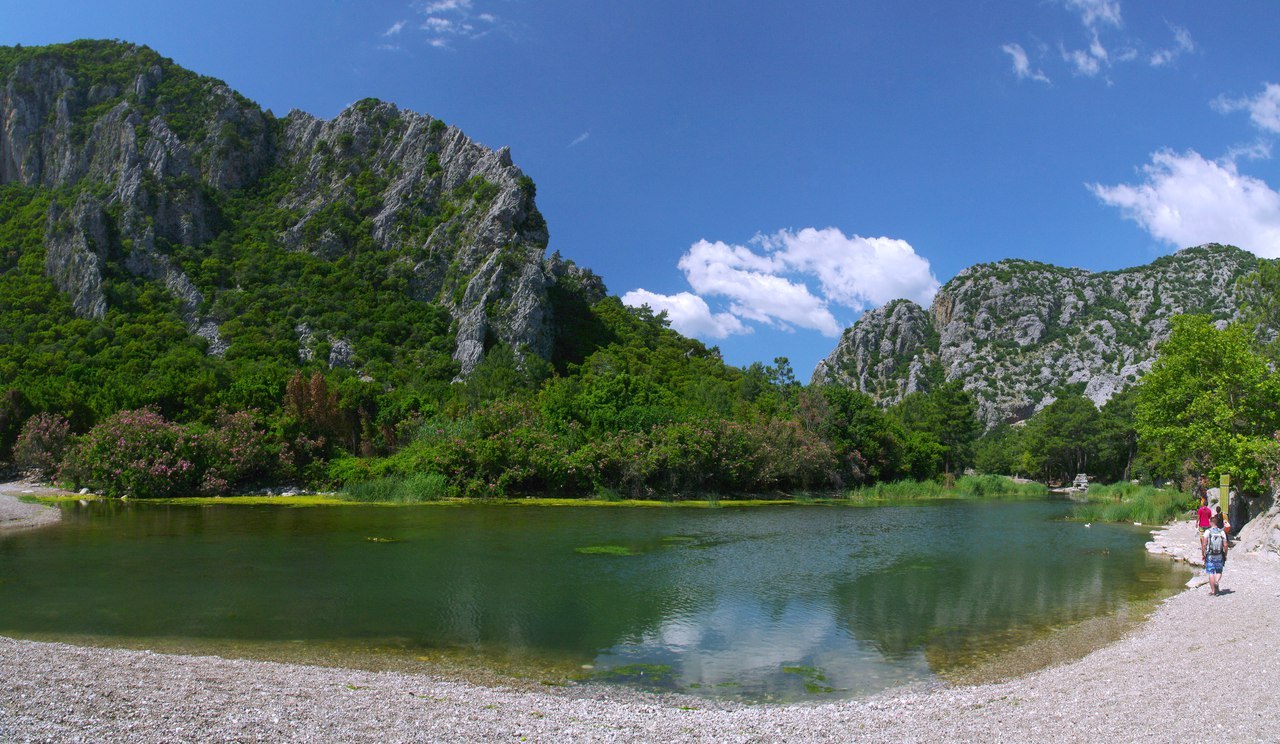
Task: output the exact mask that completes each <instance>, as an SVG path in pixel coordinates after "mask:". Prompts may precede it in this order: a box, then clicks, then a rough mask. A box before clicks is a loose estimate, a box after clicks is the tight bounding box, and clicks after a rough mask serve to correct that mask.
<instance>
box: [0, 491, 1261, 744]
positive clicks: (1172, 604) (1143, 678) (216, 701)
mask: <svg viewBox="0 0 1280 744" xmlns="http://www.w3.org/2000/svg"><path fill="white" fill-rule="evenodd" d="M25 487H28V486H22V485H21V484H17V485H15V484H6V486H4V487H0V491H4V492H6V493H8V494H14V493H19V492H21V491H22V490H23V488H25ZM33 510H34V511H33ZM41 510H43V511H45V512H53V515H52V516H50V515H49V514H47V513H45V514H44V515H40V514H38V513H37V512H39V511H41ZM56 515H57V512H56V510H50V509H47V507H42V506H37V505H31V504H24V503H21V502H19V501H18V500H17V499H16V498H14V497H13V496H12V495H7V496H0V529H14V528H39V527H40V526H42V525H47V524H48V523H50V521H56V519H57V516H56ZM1196 540H1197V537H1196V532H1195V529H1194V527H1192V526H1191V525H1190V523H1177V524H1174V525H1171V526H1169V527H1166V528H1163V529H1161V530H1159V531H1157V532H1156V534H1155V535H1154V536H1153V540H1152V543H1151V544H1149V546H1148V549H1149V550H1151V551H1152V552H1159V553H1164V554H1168V555H1169V556H1170V559H1171V560H1179V559H1183V560H1186V559H1190V560H1192V561H1194V560H1195V559H1196V558H1198V555H1199V549H1198V547H1197V546H1198V543H1197V542H1196ZM1242 553H1243V551H1236V552H1233V553H1232V555H1231V557H1230V560H1229V561H1228V565H1227V570H1226V573H1225V574H1224V578H1223V587H1224V589H1225V590H1226V593H1224V594H1223V595H1222V596H1218V597H1212V596H1209V594H1208V590H1207V588H1205V587H1202V586H1199V585H1198V584H1199V582H1197V581H1195V580H1193V582H1192V583H1193V584H1196V586H1193V587H1191V588H1188V589H1187V590H1186V591H1183V592H1182V593H1180V594H1178V595H1176V596H1174V597H1171V598H1169V599H1168V600H1165V601H1164V602H1162V603H1161V604H1160V605H1159V606H1158V607H1157V608H1156V609H1155V610H1154V612H1153V613H1152V614H1151V615H1150V617H1148V618H1147V620H1146V621H1145V622H1142V623H1140V624H1138V625H1137V626H1136V627H1135V628H1134V629H1133V630H1131V631H1130V632H1129V633H1128V634H1126V635H1124V636H1123V637H1122V638H1121V639H1120V640H1119V641H1117V642H1115V643H1113V644H1111V645H1108V646H1106V647H1104V648H1102V649H1099V650H1097V651H1094V652H1092V653H1090V654H1088V655H1087V656H1085V657H1084V658H1081V659H1078V660H1074V661H1071V662H1068V663H1063V664H1059V665H1056V666H1052V667H1049V668H1046V669H1042V670H1040V671H1036V672H1033V673H1030V674H1026V675H1023V676H1019V677H1016V678H1014V679H1010V680H1006V681H1001V682H996V683H991V684H981V685H971V686H964V685H946V684H937V685H930V686H928V687H922V688H905V689H899V690H895V691H891V692H888V693H885V694H881V695H878V696H876V697H872V698H865V699H857V700H847V701H840V702H831V703H806V704H791V705H745V704H737V703H730V702H717V701H710V700H706V699H703V698H692V697H685V696H679V695H653V694H647V693H642V692H636V691H633V690H629V689H624V688H617V687H599V686H588V685H583V686H573V687H547V688H545V689H539V688H537V687H536V686H531V685H528V684H526V685H523V686H516V685H511V686H503V685H496V686H494V685H483V684H475V683H470V682H465V681H459V680H456V679H445V678H438V677H433V676H428V675H421V674H404V673H396V672H369V671H360V670H349V669H337V668H329V667H316V666H305V665H298V664H283V663H275V662H264V661H247V660H238V659H224V658H219V657H213V656H189V655H170V654H159V653H153V652H149V651H134V650H121V649H105V648H86V647H78V646H71V645H65V644H61V643H43V642H35V641H26V640H18V639H12V638H4V637H0V670H3V671H2V673H0V679H2V680H3V684H0V741H3V742H46V741H47V742H107V741H110V742H186V741H201V742H207V741H272V742H275V741H287V742H291V741H299V742H301V741H307V742H315V741H343V742H345V741H379V742H417V741H499V740H507V741H540V742H564V741H585V742H596V741H600V742H615V741H616V742H631V741H636V742H639V741H667V742H676V741H707V742H710V741H716V742H766V741H767V742H774V741H803V742H827V741H832V742H834V741H841V742H848V741H895V742H904V741H905V742H934V741H938V742H941V741H992V740H996V739H1000V740H1012V741H1055V742H1074V741H1096V740H1099V739H1105V740H1107V741H1112V742H1114V741H1144V742H1150V741H1157V742H1160V741H1168V742H1174V741H1185V740H1188V739H1192V738H1197V739H1206V738H1207V739H1210V740H1214V741H1280V559H1277V558H1276V556H1275V554H1274V553H1271V552H1259V553H1253V554H1242Z"/></svg>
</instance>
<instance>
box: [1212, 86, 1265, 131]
mask: <svg viewBox="0 0 1280 744" xmlns="http://www.w3.org/2000/svg"><path fill="white" fill-rule="evenodd" d="M1213 105H1214V108H1216V109H1217V110H1218V111H1221V112H1222V113H1224V114H1226V113H1231V112H1232V111H1248V112H1249V119H1250V120H1251V121H1252V122H1253V123H1254V125H1255V126H1257V127H1258V128H1259V129H1262V130H1263V131H1266V132H1273V133H1277V134H1280V85H1277V84H1276V83H1267V85H1266V87H1264V88H1263V89H1262V92H1261V93H1259V94H1258V95H1256V96H1254V97H1253V98H1226V97H1223V98H1219V99H1218V100H1216V101H1214V104H1213Z"/></svg>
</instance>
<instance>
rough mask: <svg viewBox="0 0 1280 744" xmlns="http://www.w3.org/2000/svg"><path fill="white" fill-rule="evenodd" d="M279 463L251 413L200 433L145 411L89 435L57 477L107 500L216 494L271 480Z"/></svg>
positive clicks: (125, 413)
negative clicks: (120, 497)
mask: <svg viewBox="0 0 1280 744" xmlns="http://www.w3.org/2000/svg"><path fill="white" fill-rule="evenodd" d="M278 458H279V454H278V453H277V452H275V451H274V449H273V448H272V446H271V440H270V438H269V437H268V435H267V434H266V433H265V432H264V431H263V430H262V429H261V428H259V426H258V424H257V422H256V420H255V418H254V415H253V413H252V412H248V411H242V412H239V413H233V414H225V415H223V416H221V417H220V418H219V419H218V421H217V423H216V424H215V425H214V426H213V427H210V428H204V427H197V426H183V425H181V424H177V423H173V422H171V421H168V420H166V419H165V418H164V417H163V416H161V415H160V414H159V413H157V412H155V411H153V410H151V409H146V408H144V409H141V410H137V411H121V412H120V413H117V414H115V415H114V416H112V417H110V418H108V419H106V420H105V421H103V422H102V423H100V424H98V425H97V426H95V427H93V428H92V429H91V430H89V433H88V434H86V435H84V437H82V438H81V439H80V441H79V442H78V443H77V444H76V446H75V447H74V448H72V449H71V450H70V451H69V452H68V454H67V456H66V458H65V460H64V462H63V464H62V469H61V472H60V477H61V478H62V480H66V481H70V482H72V483H73V484H74V485H75V486H76V487H80V486H88V487H90V488H92V489H94V490H95V491H98V492H100V493H103V494H106V495H107V496H130V497H133V498H140V499H146V498H163V497H171V496H194V495H196V494H201V495H206V496H216V495H220V494H224V493H227V492H229V491H230V490H232V489H233V488H235V487H236V486H238V485H240V484H243V483H246V482H251V481H253V480H255V479H260V478H264V477H267V476H269V475H270V474H271V472H272V468H273V467H274V466H275V464H276V463H277V461H278Z"/></svg>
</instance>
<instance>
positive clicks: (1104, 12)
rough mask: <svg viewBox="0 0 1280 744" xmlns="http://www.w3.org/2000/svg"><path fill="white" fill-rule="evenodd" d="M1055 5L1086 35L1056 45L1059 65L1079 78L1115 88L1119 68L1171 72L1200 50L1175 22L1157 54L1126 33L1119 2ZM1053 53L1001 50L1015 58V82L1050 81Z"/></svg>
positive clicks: (1066, 0) (1061, 1) (1078, 0)
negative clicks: (1135, 66) (1166, 69)
mask: <svg viewBox="0 0 1280 744" xmlns="http://www.w3.org/2000/svg"><path fill="white" fill-rule="evenodd" d="M1052 5H1053V6H1054V7H1057V8H1059V9H1060V10H1065V11H1067V12H1068V13H1071V14H1072V15H1074V16H1075V17H1076V19H1077V20H1078V21H1079V24H1080V31H1082V32H1083V34H1084V36H1083V38H1082V39H1081V38H1079V37H1077V38H1076V39H1075V40H1071V39H1060V40H1058V41H1057V42H1056V44H1055V45H1054V46H1056V49H1057V52H1058V54H1057V57H1058V58H1059V60H1060V63H1061V64H1064V65H1065V68H1066V70H1067V71H1069V72H1070V73H1071V74H1072V75H1074V76H1076V77H1084V78H1100V79H1102V80H1103V81H1105V82H1106V84H1108V85H1112V84H1114V81H1113V80H1112V78H1111V71H1112V70H1114V69H1116V68H1118V67H1119V66H1121V65H1125V64H1129V63H1145V64H1148V65H1150V66H1151V67H1170V66H1172V65H1173V64H1174V63H1175V62H1176V61H1177V60H1178V59H1179V58H1181V57H1182V56H1183V55H1186V54H1189V53H1191V52H1194V51H1196V43H1195V40H1194V39H1193V38H1192V37H1191V32H1190V31H1188V30H1187V29H1185V28H1183V27H1181V26H1177V25H1175V24H1172V23H1170V24H1168V25H1169V29H1170V31H1171V32H1172V34H1173V38H1172V39H1171V40H1170V42H1169V43H1168V44H1166V45H1164V46H1161V47H1158V48H1155V49H1154V50H1153V49H1152V47H1153V45H1152V44H1150V43H1147V42H1145V41H1144V40H1142V39H1141V38H1138V37H1136V36H1135V35H1133V34H1132V33H1130V32H1128V31H1127V30H1126V29H1125V23H1124V16H1123V13H1122V11H1121V8H1120V0H1058V2H1056V3H1053V4H1052ZM1068 35H1070V34H1068ZM1052 48H1053V47H1051V46H1042V48H1041V49H1040V50H1039V51H1038V54H1034V55H1033V54H1029V53H1028V52H1027V51H1026V50H1025V49H1024V48H1023V47H1022V46H1021V45H1020V44H1016V43H1013V42H1010V43H1008V44H1005V45H1004V46H1002V47H1001V49H1002V50H1003V51H1004V52H1005V53H1006V54H1008V55H1009V56H1010V57H1012V58H1013V65H1014V66H1013V73H1014V75H1015V76H1016V77H1018V78H1019V79H1033V80H1042V82H1048V80H1049V73H1048V72H1046V71H1045V70H1046V69H1048V70H1049V71H1050V72H1052V71H1053V70H1052V69H1051V66H1052V64H1053V63H1054V60H1053V59H1052V58H1051V57H1049V55H1051V54H1052V53H1051V51H1050V50H1051V49H1052ZM1047 57H1048V58H1047ZM1046 64H1048V65H1049V67H1046ZM1037 76H1039V77H1037ZM1055 76H1056V73H1055Z"/></svg>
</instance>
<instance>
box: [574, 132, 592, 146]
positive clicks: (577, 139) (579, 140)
mask: <svg viewBox="0 0 1280 744" xmlns="http://www.w3.org/2000/svg"><path fill="white" fill-rule="evenodd" d="M590 137H591V132H583V133H582V134H579V135H578V136H577V137H574V138H573V141H572V142H570V143H569V147H576V146H578V145H581V144H582V143H583V142H586V141H587V140H588V139H589V138H590Z"/></svg>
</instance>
